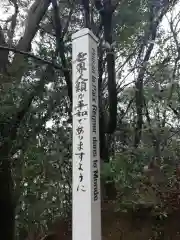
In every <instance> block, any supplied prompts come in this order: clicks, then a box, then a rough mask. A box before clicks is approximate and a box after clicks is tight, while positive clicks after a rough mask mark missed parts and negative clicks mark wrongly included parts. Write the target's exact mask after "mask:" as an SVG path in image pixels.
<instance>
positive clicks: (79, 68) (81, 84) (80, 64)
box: [73, 52, 88, 192]
mask: <svg viewBox="0 0 180 240" xmlns="http://www.w3.org/2000/svg"><path fill="white" fill-rule="evenodd" d="M86 61H87V53H83V52H79V53H78V54H77V57H76V73H77V79H76V82H75V92H76V95H77V105H76V106H75V108H74V109H73V110H74V114H75V115H76V120H77V127H76V136H77V139H78V143H77V146H76V152H75V156H76V157H77V161H78V169H77V170H78V186H77V191H82V192H85V191H86V187H85V185H84V165H83V161H84V157H85V152H84V124H83V123H84V121H86V120H87V117H88V111H87V109H86V106H87V103H85V100H84V94H85V93H86V92H87V83H88V79H86V78H84V71H86V70H87V68H86Z"/></svg>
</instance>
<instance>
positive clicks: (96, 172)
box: [91, 48, 100, 201]
mask: <svg viewBox="0 0 180 240" xmlns="http://www.w3.org/2000/svg"><path fill="white" fill-rule="evenodd" d="M96 54H97V53H96V50H95V49H94V48H92V49H91V64H92V69H91V72H92V119H91V122H92V157H93V159H92V162H93V168H92V169H93V199H94V201H97V200H99V194H100V193H99V187H98V180H99V175H100V172H99V168H98V158H99V156H98V154H99V153H98V151H97V149H98V144H99V143H98V140H97V134H98V132H97V111H98V110H99V109H98V105H97V98H98V92H97V73H96Z"/></svg>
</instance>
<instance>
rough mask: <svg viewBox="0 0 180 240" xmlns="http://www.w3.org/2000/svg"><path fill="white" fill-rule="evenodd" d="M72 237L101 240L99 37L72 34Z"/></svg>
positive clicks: (87, 31)
mask: <svg viewBox="0 0 180 240" xmlns="http://www.w3.org/2000/svg"><path fill="white" fill-rule="evenodd" d="M72 78H73V214H72V218H73V221H72V222H73V228H72V229H73V240H101V196H100V156H99V108H98V59H97V38H96V37H95V36H94V35H93V33H92V32H91V31H90V30H89V29H87V28H85V29H82V30H80V31H78V32H77V33H75V34H74V35H73V36H72Z"/></svg>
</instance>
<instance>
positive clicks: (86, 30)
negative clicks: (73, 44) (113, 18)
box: [72, 28, 98, 42]
mask: <svg viewBox="0 0 180 240" xmlns="http://www.w3.org/2000/svg"><path fill="white" fill-rule="evenodd" d="M85 35H90V36H91V37H92V38H93V39H94V40H95V41H96V42H98V38H97V37H96V36H95V35H94V33H93V32H92V31H91V30H89V28H83V29H81V30H79V31H77V32H76V33H74V34H72V40H74V39H76V38H80V37H83V36H85Z"/></svg>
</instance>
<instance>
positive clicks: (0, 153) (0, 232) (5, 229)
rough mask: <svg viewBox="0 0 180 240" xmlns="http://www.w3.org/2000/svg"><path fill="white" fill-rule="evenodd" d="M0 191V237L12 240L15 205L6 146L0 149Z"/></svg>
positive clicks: (4, 239)
mask: <svg viewBox="0 0 180 240" xmlns="http://www.w3.org/2000/svg"><path fill="white" fill-rule="evenodd" d="M0 190H1V193H0V222H1V224H0V236H1V239H3V240H14V227H15V204H14V201H13V199H14V198H13V180H12V175H11V163H10V158H9V155H8V149H7V146H6V147H2V148H1V149H0Z"/></svg>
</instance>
